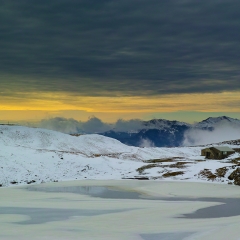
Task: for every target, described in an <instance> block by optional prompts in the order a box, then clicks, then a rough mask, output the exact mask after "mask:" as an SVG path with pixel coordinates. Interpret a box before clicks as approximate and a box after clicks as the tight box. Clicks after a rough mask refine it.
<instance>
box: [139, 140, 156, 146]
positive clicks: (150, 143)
mask: <svg viewBox="0 0 240 240" xmlns="http://www.w3.org/2000/svg"><path fill="white" fill-rule="evenodd" d="M139 147H155V144H154V142H152V141H151V140H149V139H147V138H146V139H142V140H141V141H140V143H139Z"/></svg>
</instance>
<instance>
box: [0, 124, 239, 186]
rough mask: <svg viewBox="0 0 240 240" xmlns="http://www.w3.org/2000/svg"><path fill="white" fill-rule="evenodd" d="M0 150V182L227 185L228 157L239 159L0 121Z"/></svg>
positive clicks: (197, 149)
mask: <svg viewBox="0 0 240 240" xmlns="http://www.w3.org/2000/svg"><path fill="white" fill-rule="evenodd" d="M0 149H1V151H0V184H1V185H2V186H9V185H14V184H30V183H41V182H49V181H65V180H74V179H122V178H136V177H147V178H150V179H161V180H185V181H212V180H214V181H217V182H226V183H227V182H229V180H228V179H227V177H228V175H229V174H230V172H231V170H232V169H233V167H234V166H235V165H236V163H232V162H230V160H231V159H235V158H238V157H239V154H238V153H236V154H235V155H232V156H230V157H229V159H225V160H221V161H215V160H214V161H213V160H207V161H205V160H204V158H203V157H201V156H200V151H201V147H181V148H138V147H130V146H126V145H124V144H122V143H121V142H119V141H117V140H115V139H112V138H108V137H105V136H101V135H96V134H93V135H81V136H78V137H77V136H71V135H68V134H63V133H60V132H54V131H50V130H45V129H38V128H27V127H21V126H7V125H0ZM154 159H155V160H154ZM156 159H157V160H156ZM222 167H226V168H227V170H226V175H225V176H224V177H221V178H220V177H216V178H214V179H211V180H210V179H209V178H208V177H206V176H205V175H204V176H203V175H201V174H200V172H201V171H202V170H204V169H209V170H210V171H211V172H212V173H214V172H215V170H216V169H218V168H222ZM235 167H236V166H235ZM174 173H178V174H177V175H175V174H174Z"/></svg>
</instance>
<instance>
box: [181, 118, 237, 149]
mask: <svg viewBox="0 0 240 240" xmlns="http://www.w3.org/2000/svg"><path fill="white" fill-rule="evenodd" d="M235 139H240V128H239V126H237V125H234V124H230V123H229V124H227V123H224V124H219V125H216V127H215V128H214V130H212V131H209V130H201V129H190V130H188V131H186V132H185V134H184V141H183V144H182V145H183V146H193V145H205V144H211V143H219V142H223V141H228V140H235Z"/></svg>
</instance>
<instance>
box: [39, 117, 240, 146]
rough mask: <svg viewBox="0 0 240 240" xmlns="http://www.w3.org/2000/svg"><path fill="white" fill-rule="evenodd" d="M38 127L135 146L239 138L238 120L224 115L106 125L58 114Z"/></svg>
mask: <svg viewBox="0 0 240 240" xmlns="http://www.w3.org/2000/svg"><path fill="white" fill-rule="evenodd" d="M39 127H42V128H46V129H51V130H55V131H59V132H63V133H69V134H91V133H98V134H101V135H104V136H107V137H111V138H114V139H117V140H119V141H121V142H122V143H124V144H126V145H130V146H139V147H178V146H190V145H201V144H210V143H216V142H221V141H227V140H233V139H240V120H239V119H234V118H230V117H227V116H221V117H209V118H207V119H205V120H203V121H201V122H199V123H195V124H189V123H185V122H179V121H170V120H165V119H153V120H150V121H142V120H139V119H132V120H122V119H119V120H118V121H116V122H115V123H111V124H110V123H105V122H103V121H101V120H100V119H98V118H96V117H91V118H89V119H88V121H86V122H81V121H77V120H75V119H66V118H59V117H58V118H52V119H44V120H42V121H41V122H40V124H39Z"/></svg>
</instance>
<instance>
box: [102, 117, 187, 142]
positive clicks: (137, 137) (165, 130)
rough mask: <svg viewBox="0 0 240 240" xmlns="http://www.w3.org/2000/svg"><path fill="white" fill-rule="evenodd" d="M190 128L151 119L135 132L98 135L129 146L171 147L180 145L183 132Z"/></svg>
mask: <svg viewBox="0 0 240 240" xmlns="http://www.w3.org/2000/svg"><path fill="white" fill-rule="evenodd" d="M190 127H191V125H190V124H188V123H184V122H178V121H169V120H165V119H153V120H150V121H142V122H141V126H140V128H139V129H138V130H137V131H136V130H135V131H126V132H124V131H121V132H119V131H115V130H111V131H108V132H104V133H100V134H102V135H104V136H107V137H111V138H115V139H117V140H119V141H121V142H122V143H124V144H127V145H130V146H143V147H144V146H152V147H153V146H155V147H173V146H180V145H181V143H182V141H183V137H184V132H185V131H186V130H188V129H189V128H190Z"/></svg>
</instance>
